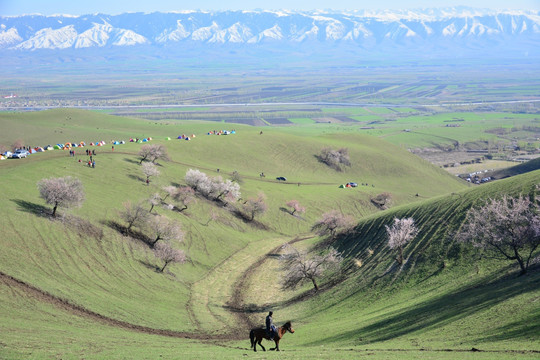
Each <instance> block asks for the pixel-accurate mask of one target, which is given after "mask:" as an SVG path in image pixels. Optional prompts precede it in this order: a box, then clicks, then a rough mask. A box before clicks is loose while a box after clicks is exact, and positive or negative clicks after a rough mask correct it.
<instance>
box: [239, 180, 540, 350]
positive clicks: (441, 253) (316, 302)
mask: <svg viewBox="0 0 540 360" xmlns="http://www.w3.org/2000/svg"><path fill="white" fill-rule="evenodd" d="M539 182H540V171H535V172H531V173H528V174H525V175H520V176H518V177H515V178H512V179H508V180H503V181H500V182H496V183H492V184H490V185H486V186H482V187H479V188H476V189H473V190H467V191H462V192H459V193H456V194H454V195H448V196H443V197H439V198H434V199H430V200H426V201H424V202H422V203H418V204H414V205H404V206H401V207H398V208H395V209H391V210H389V211H386V212H384V213H381V214H375V215H372V216H369V217H367V218H365V219H363V220H361V221H360V223H359V225H358V226H357V227H356V229H355V233H354V234H352V235H349V236H347V237H344V238H341V239H338V240H337V242H336V243H334V244H333V245H334V246H335V247H337V248H338V249H339V250H340V251H341V252H342V253H343V254H344V256H345V258H346V259H347V260H346V261H347V267H346V268H347V270H346V278H345V279H344V280H343V281H342V282H341V283H340V284H339V286H335V287H333V288H330V289H327V290H326V291H325V292H323V293H321V294H320V295H318V296H315V297H311V298H308V300H307V301H302V302H300V303H293V304H292V305H290V304H288V303H287V300H288V298H289V297H287V296H284V295H283V297H281V298H279V297H278V298H277V299H276V301H274V302H270V303H268V301H269V299H268V298H265V297H264V296H263V295H258V296H257V295H253V296H252V297H251V298H250V301H252V302H254V303H256V304H260V303H267V307H268V308H273V309H274V310H275V312H276V313H277V314H279V316H280V319H286V318H291V319H293V321H294V322H295V323H296V326H297V329H300V328H306V331H305V332H304V331H302V332H300V331H298V332H297V334H295V336H291V337H290V338H289V339H287V344H288V346H290V347H292V348H297V347H298V346H300V345H306V344H309V345H312V346H316V345H317V344H320V343H323V342H324V343H325V345H326V346H328V347H335V348H348V347H351V346H358V347H361V348H369V349H418V348H424V349H428V350H436V349H439V350H440V349H461V350H466V349H471V348H472V347H475V348H480V349H484V350H492V351H496V352H498V351H502V350H504V351H507V350H515V351H518V350H524V351H525V353H527V351H532V350H534V351H536V352H538V351H540V348H539V347H538V344H539V340H540V337H539V334H540V322H539V321H538V319H539V318H540V306H538V303H537V299H538V297H539V296H540V289H539V286H538V284H539V281H540V270H539V269H538V267H536V268H534V269H532V270H531V272H530V273H529V274H528V275H527V276H523V277H519V278H518V277H517V274H518V269H517V266H516V264H513V263H511V262H506V261H493V260H489V259H483V260H478V258H477V257H476V256H475V255H474V253H473V252H472V250H471V249H470V248H468V247H466V246H464V245H462V244H459V243H456V242H455V241H454V239H453V237H452V234H453V233H454V231H456V229H458V228H459V226H460V224H461V222H462V221H463V214H464V212H465V211H466V209H468V208H469V207H470V206H471V205H475V204H479V203H481V202H482V201H483V200H484V199H486V198H487V197H493V196H500V195H501V194H504V193H508V194H511V195H516V194H519V193H530V192H531V191H532V189H534V187H535V185H536V184H538V183H539ZM409 216H412V217H413V218H414V219H415V221H416V222H417V224H418V226H419V228H420V234H419V235H418V237H417V238H416V239H415V240H414V241H413V242H412V243H410V244H409V245H407V247H406V250H405V256H406V257H407V258H408V262H407V265H406V266H404V267H403V268H401V269H400V268H398V267H397V266H396V264H395V261H394V260H393V256H394V254H392V253H391V252H390V250H389V249H388V248H387V246H386V245H385V244H386V237H385V229H384V225H385V224H390V223H391V221H392V219H393V218H394V217H409ZM369 250H372V251H373V254H372V255H370V251H369ZM354 260H359V261H361V263H360V262H358V261H354ZM443 262H444V264H445V267H444V268H443V267H442V264H443ZM277 266H278V264H277V262H276V261H267V262H266V264H265V266H263V267H262V268H261V269H259V272H260V273H259V274H257V276H255V278H256V279H259V280H262V281H271V279H270V278H269V277H268V276H266V277H265V275H264V274H268V273H271V272H272V270H273V269H275V268H277ZM260 277H262V279H260ZM252 286H255V285H253V284H252ZM309 288H310V287H309V286H307V285H306V286H305V287H304V288H303V291H307V290H309ZM274 291H277V290H276V289H274ZM289 296H290V295H289ZM262 316H263V314H258V315H256V316H255V317H259V318H260V317H262ZM316 329H324V331H317V330H316ZM497 354H498V355H497V357H498V356H503V355H502V353H497ZM536 355H537V354H536ZM454 356H457V357H461V356H462V355H461V354H460V355H454ZM493 356H495V355H493ZM504 356H511V355H510V354H509V353H506V355H504ZM512 356H513V355H512ZM516 356H517V355H516ZM523 356H534V353H527V354H525V355H523Z"/></svg>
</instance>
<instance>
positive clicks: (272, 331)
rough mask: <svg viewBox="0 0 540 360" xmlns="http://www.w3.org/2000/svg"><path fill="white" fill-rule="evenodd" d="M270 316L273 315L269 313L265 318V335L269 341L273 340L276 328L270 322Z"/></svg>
mask: <svg viewBox="0 0 540 360" xmlns="http://www.w3.org/2000/svg"><path fill="white" fill-rule="evenodd" d="M272 314H273V313H272V312H271V311H270V312H269V313H268V316H267V317H266V334H268V337H269V338H270V340H274V335H275V334H276V327H275V325H274V322H273V320H272Z"/></svg>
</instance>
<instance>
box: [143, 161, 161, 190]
mask: <svg viewBox="0 0 540 360" xmlns="http://www.w3.org/2000/svg"><path fill="white" fill-rule="evenodd" d="M142 172H143V174H144V175H145V176H146V184H147V185H148V184H150V177H151V176H158V175H159V170H158V168H157V167H156V165H155V164H153V163H151V162H147V163H144V164H142Z"/></svg>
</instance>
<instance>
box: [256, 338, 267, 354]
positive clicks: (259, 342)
mask: <svg viewBox="0 0 540 360" xmlns="http://www.w3.org/2000/svg"><path fill="white" fill-rule="evenodd" d="M261 342H262V338H260V339H259V341H258V342H257V343H258V344H259V346H260V347H262V349H263V351H266V349H265V348H264V346H263V344H261Z"/></svg>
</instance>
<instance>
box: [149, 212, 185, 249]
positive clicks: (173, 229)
mask: <svg viewBox="0 0 540 360" xmlns="http://www.w3.org/2000/svg"><path fill="white" fill-rule="evenodd" d="M146 227H147V228H148V230H149V231H150V232H151V233H152V241H151V242H150V246H151V247H155V246H156V243H157V242H158V241H159V240H164V241H168V240H178V241H182V239H183V238H184V233H183V232H182V227H181V226H180V224H179V223H177V222H174V221H172V220H170V219H169V218H168V217H166V216H163V215H156V216H152V217H151V218H150V219H149V221H148V222H147V224H146Z"/></svg>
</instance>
